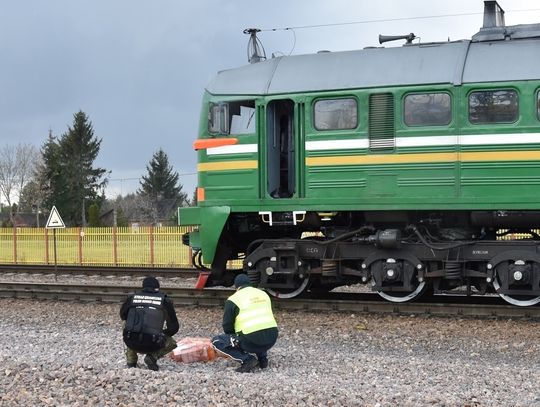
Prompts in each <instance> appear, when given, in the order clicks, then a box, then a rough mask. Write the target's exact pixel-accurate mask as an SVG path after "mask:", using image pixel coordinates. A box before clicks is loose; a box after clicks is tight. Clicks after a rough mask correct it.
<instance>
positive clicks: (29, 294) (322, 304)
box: [0, 282, 540, 320]
mask: <svg viewBox="0 0 540 407" xmlns="http://www.w3.org/2000/svg"><path fill="white" fill-rule="evenodd" d="M135 290H138V287H134V286H132V285H129V286H126V285H107V286H105V285H90V284H89V285H73V284H50V283H19V282H17V283H12V282H0V298H34V299H52V300H61V301H92V302H95V301H100V302H107V303H119V302H121V301H123V300H124V299H125V298H126V295H127V294H128V293H130V292H133V291H135ZM163 291H164V292H166V293H167V295H168V296H170V297H171V298H172V299H173V300H174V303H175V304H177V305H184V306H194V305H195V306H204V307H211V306H222V305H223V303H224V302H225V300H226V299H227V298H228V296H229V295H231V294H232V293H233V290H230V289H205V290H195V289H191V288H177V287H163ZM379 298H380V297H378V296H377V295H373V294H352V293H330V294H329V295H326V296H325V297H324V298H294V299H279V298H277V299H273V300H272V302H273V306H274V308H275V309H283V310H304V311H312V312H320V311H326V312H328V311H330V312H354V313H373V314H398V315H427V316H454V317H455V316H458V317H477V318H478V317H479V318H486V317H489V318H493V317H495V318H528V319H535V320H536V319H540V307H539V306H533V307H516V306H512V305H509V304H505V303H498V299H497V298H496V297H486V298H484V297H478V298H476V301H475V303H472V304H471V303H469V302H462V300H463V299H460V298H461V297H450V296H442V297H441V296H433V297H431V298H430V299H428V300H430V301H426V302H411V303H390V302H386V301H383V300H382V299H379ZM463 301H464V300H463Z"/></svg>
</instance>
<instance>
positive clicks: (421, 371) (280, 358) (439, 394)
mask: <svg viewBox="0 0 540 407" xmlns="http://www.w3.org/2000/svg"><path fill="white" fill-rule="evenodd" d="M0 306H1V307H2V317H1V319H0V328H1V335H0V363H1V364H0V366H1V369H0V405H2V406H4V405H5V406H18V405H20V406H30V405H44V406H49V405H50V406H89V405H92V406H94V405H97V406H140V405H150V403H152V404H153V405H170V406H174V405H188V406H227V405H237V406H249V405H257V406H274V405H285V406H305V405H307V406H311V405H313V406H315V405H330V406H347V405H366V406H394V405H400V406H417V405H433V406H443V405H444V406H514V405H516V406H540V322H535V321H526V320H492V319H457V318H429V317H414V316H406V317H404V316H403V317H401V316H376V315H367V314H352V315H351V314H339V313H310V312H287V311H278V312H276V318H277V320H278V323H279V328H280V337H279V339H278V342H277V344H276V346H274V348H272V349H271V350H270V352H269V360H270V365H269V367H268V368H267V369H265V370H258V371H256V372H254V373H251V374H242V373H236V372H235V371H234V369H235V368H236V367H237V366H238V365H237V364H236V363H235V362H232V361H228V360H225V359H217V360H215V361H213V362H208V363H193V364H181V363H177V362H174V361H172V360H170V359H168V358H165V359H161V360H160V361H159V364H160V370H159V371H158V372H153V371H150V370H148V369H147V368H146V366H145V365H144V363H143V361H142V359H143V358H142V357H140V358H139V368H138V369H127V368H125V360H124V355H123V342H122V339H121V321H120V319H119V317H118V310H119V305H111V304H100V303H90V304H82V303H68V302H54V301H37V300H16V299H0ZM177 315H178V318H179V320H180V325H181V328H180V331H179V333H178V334H177V335H176V336H175V338H176V339H178V340H179V339H182V338H183V337H186V336H206V337H209V336H212V335H214V334H218V333H220V332H221V317H222V310H221V309H219V308H193V307H190V308H186V307H177Z"/></svg>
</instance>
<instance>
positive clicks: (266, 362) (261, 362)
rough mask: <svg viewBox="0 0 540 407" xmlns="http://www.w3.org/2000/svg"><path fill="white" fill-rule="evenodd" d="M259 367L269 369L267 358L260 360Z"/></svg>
mask: <svg viewBox="0 0 540 407" xmlns="http://www.w3.org/2000/svg"><path fill="white" fill-rule="evenodd" d="M259 367H260V368H261V369H266V368H267V367H268V359H267V358H259Z"/></svg>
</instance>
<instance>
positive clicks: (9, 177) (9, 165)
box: [0, 144, 17, 223]
mask: <svg viewBox="0 0 540 407" xmlns="http://www.w3.org/2000/svg"><path fill="white" fill-rule="evenodd" d="M15 161H16V148H15V147H14V146H11V145H9V144H8V145H5V146H3V147H2V148H0V194H1V196H2V197H4V200H5V201H6V203H7V204H8V207H9V220H10V222H11V223H13V204H12V199H13V193H14V190H15V185H16V184H17V165H16V162H15Z"/></svg>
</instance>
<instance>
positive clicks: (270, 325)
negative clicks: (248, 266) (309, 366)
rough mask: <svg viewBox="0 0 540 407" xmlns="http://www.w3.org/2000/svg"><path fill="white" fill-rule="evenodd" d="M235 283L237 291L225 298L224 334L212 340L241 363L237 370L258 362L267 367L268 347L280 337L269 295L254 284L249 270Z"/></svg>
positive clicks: (255, 365) (216, 347) (241, 370)
mask: <svg viewBox="0 0 540 407" xmlns="http://www.w3.org/2000/svg"><path fill="white" fill-rule="evenodd" d="M234 285H235V287H236V293H234V294H233V295H231V296H230V297H229V298H228V299H227V301H225V309H224V313H223V331H224V332H225V334H222V335H218V336H215V337H214V338H212V344H213V345H214V348H215V349H217V350H218V351H220V352H222V353H225V354H226V355H228V356H229V357H231V358H232V359H234V360H237V361H238V362H241V363H242V365H241V366H240V367H239V368H237V369H236V371H237V372H241V373H247V372H251V371H253V370H254V369H255V368H256V367H257V366H259V367H260V368H261V369H264V368H266V367H267V366H268V357H267V351H268V350H269V349H270V348H271V347H272V346H274V344H275V343H276V340H277V337H278V328H277V323H276V320H275V319H274V315H273V313H272V303H271V301H270V297H269V296H268V294H266V293H265V292H264V291H262V290H259V289H257V288H254V287H251V286H250V281H249V277H248V276H247V275H246V274H239V275H237V276H236V278H235V280H234ZM252 353H254V354H255V355H256V356H257V357H256V358H255V356H253V355H252Z"/></svg>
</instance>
